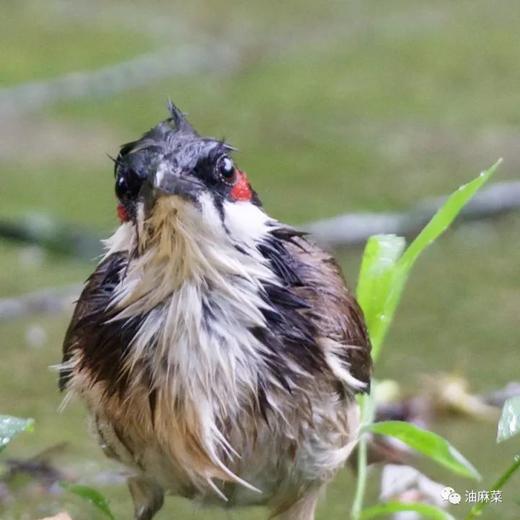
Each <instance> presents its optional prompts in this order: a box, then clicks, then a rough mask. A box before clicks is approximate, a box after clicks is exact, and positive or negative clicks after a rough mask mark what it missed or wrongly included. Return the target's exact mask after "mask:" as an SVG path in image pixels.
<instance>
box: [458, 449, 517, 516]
mask: <svg viewBox="0 0 520 520" xmlns="http://www.w3.org/2000/svg"><path fill="white" fill-rule="evenodd" d="M518 468H520V455H516V456H515V458H514V460H513V463H512V464H511V465H510V466H509V467H508V468H507V469H506V471H505V472H504V473H503V474H502V475H501V476H500V477H499V478H498V480H497V481H496V482H495V483H494V484H493V485H492V486H491V489H493V490H501V489H502V488H503V487H504V484H506V483H507V481H508V480H509V479H510V478H511V477H512V476H513V475H514V473H515V472H516V471H517V470H518ZM488 505H489V502H479V503H478V504H475V505H474V506H473V507H472V508H471V510H470V512H469V513H468V515H467V516H466V518H465V520H474V519H475V518H477V517H479V516H480V515H481V514H482V511H483V510H484V509H485V508H486V507H487V506H488Z"/></svg>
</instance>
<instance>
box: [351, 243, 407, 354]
mask: <svg viewBox="0 0 520 520" xmlns="http://www.w3.org/2000/svg"><path fill="white" fill-rule="evenodd" d="M404 246H405V240H404V238H403V237H398V236H396V235H375V236H372V237H370V238H369V239H368V242H367V245H366V247H365V252H364V254H363V260H362V263H361V270H360V274H359V282H358V287H357V297H358V301H359V304H360V305H361V308H362V309H363V313H364V315H365V320H366V322H367V327H368V331H369V333H370V339H371V341H372V357H373V358H374V359H376V358H377V355H378V353H379V349H380V348H381V343H382V341H383V338H384V336H385V334H386V330H387V328H388V326H389V325H390V322H391V320H392V315H393V313H392V312H391V309H390V306H389V299H390V292H391V289H392V285H393V282H394V276H395V266H396V263H397V260H398V259H399V257H400V256H401V253H402V252H403V250H404Z"/></svg>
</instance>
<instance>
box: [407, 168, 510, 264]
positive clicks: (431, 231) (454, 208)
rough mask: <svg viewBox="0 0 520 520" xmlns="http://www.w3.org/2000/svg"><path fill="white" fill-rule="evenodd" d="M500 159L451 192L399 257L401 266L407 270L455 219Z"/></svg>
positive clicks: (487, 178)
mask: <svg viewBox="0 0 520 520" xmlns="http://www.w3.org/2000/svg"><path fill="white" fill-rule="evenodd" d="M501 162H502V159H499V160H498V161H497V162H496V163H495V164H494V165H493V166H491V168H489V169H488V170H486V171H484V172H482V173H481V174H480V175H479V176H478V177H477V178H476V179H474V180H472V181H471V182H468V183H467V184H464V185H463V186H461V187H460V188H459V189H458V190H457V191H456V192H454V193H452V194H451V195H450V196H449V197H448V199H447V200H446V202H445V203H444V204H443V205H442V207H441V208H440V209H439V210H438V211H437V213H435V215H434V216H433V218H432V219H431V220H430V222H428V224H427V225H426V226H425V227H424V229H423V230H422V231H421V232H420V233H419V235H417V237H416V238H415V240H414V241H413V242H412V243H411V244H410V246H409V247H408V249H407V250H406V251H405V253H404V254H403V256H402V257H401V261H400V264H401V268H403V269H404V270H406V271H407V270H409V269H410V268H411V267H412V265H413V264H414V263H415V261H416V260H417V258H418V256H419V255H420V254H421V253H422V251H423V250H424V249H426V247H428V246H429V245H430V244H431V243H432V242H433V241H434V240H435V239H436V238H437V237H439V235H441V234H442V233H444V231H446V229H447V228H448V227H449V226H450V224H451V223H452V222H453V221H454V220H455V218H456V217H457V215H458V214H459V213H460V211H461V210H462V208H463V207H464V206H465V205H466V204H467V203H468V202H469V201H470V200H471V199H472V198H473V196H474V195H475V193H477V191H478V190H479V189H480V188H482V186H483V185H484V184H485V183H486V182H487V181H488V180H489V179H490V177H491V176H492V175H493V174H494V173H495V170H496V169H497V168H498V166H499V165H500V163H501Z"/></svg>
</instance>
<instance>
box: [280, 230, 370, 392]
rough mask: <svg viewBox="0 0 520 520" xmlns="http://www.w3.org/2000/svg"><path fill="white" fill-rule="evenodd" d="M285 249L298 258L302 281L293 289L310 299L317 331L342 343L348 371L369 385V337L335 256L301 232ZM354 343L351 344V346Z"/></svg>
mask: <svg viewBox="0 0 520 520" xmlns="http://www.w3.org/2000/svg"><path fill="white" fill-rule="evenodd" d="M287 250H288V251H289V252H290V253H291V254H292V255H293V256H294V257H295V258H296V259H297V260H298V263H300V267H299V269H298V275H299V277H300V278H301V281H302V284H301V285H300V286H295V287H294V288H293V291H294V292H295V293H296V294H298V295H299V296H301V297H302V298H303V299H304V300H306V301H307V302H309V303H310V306H311V308H312V312H311V313H309V315H310V317H311V319H312V320H313V321H314V324H315V326H316V328H317V329H318V331H319V333H320V335H321V336H322V337H325V338H330V339H332V340H334V341H336V342H338V343H339V344H341V345H343V346H344V347H345V348H344V355H343V356H341V357H342V358H343V359H344V360H345V362H346V363H347V364H348V366H349V370H350V373H351V374H352V375H353V376H354V377H355V378H356V379H358V380H359V381H362V382H363V383H366V388H365V389H367V390H368V389H369V385H370V377H371V372H372V360H371V357H370V350H371V346H370V340H369V337H368V332H367V328H366V325H365V319H364V316H363V312H362V310H361V308H360V307H359V305H358V303H357V301H356V299H355V297H354V295H353V294H352V292H351V291H350V290H349V289H348V288H347V286H346V283H345V280H344V278H343V275H342V273H341V269H340V267H339V265H338V264H337V262H336V260H334V258H333V257H332V256H331V255H329V254H328V253H326V252H325V251H323V250H322V249H320V248H319V247H318V246H316V245H315V244H313V243H312V242H310V241H309V240H307V239H305V238H303V237H301V236H293V237H292V238H291V240H290V241H289V242H288V245H287ZM353 347H354V348H353Z"/></svg>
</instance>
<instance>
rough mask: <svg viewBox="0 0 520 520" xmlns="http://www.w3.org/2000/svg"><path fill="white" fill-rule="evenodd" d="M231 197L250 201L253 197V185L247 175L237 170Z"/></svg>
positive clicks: (236, 199)
mask: <svg viewBox="0 0 520 520" xmlns="http://www.w3.org/2000/svg"><path fill="white" fill-rule="evenodd" d="M230 198H231V199H232V200H235V201H245V202H247V201H250V200H251V199H252V198H253V192H252V191H251V186H250V185H249V181H248V180H247V175H246V174H245V173H244V172H242V171H240V170H237V179H236V181H235V185H234V186H233V188H232V189H231V193H230Z"/></svg>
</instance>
